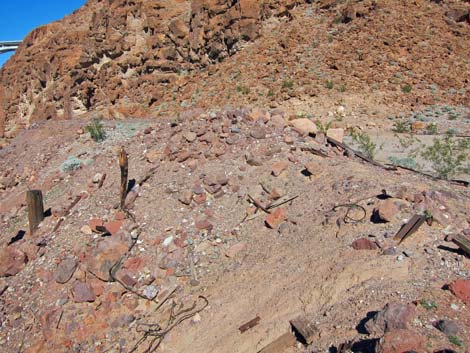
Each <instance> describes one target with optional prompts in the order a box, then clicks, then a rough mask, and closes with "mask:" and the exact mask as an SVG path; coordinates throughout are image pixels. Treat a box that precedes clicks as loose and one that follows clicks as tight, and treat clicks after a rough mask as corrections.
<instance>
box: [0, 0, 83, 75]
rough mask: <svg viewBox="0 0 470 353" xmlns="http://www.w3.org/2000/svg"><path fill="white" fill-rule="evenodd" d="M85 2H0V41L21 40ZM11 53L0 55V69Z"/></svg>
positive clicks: (39, 0) (4, 0)
mask: <svg viewBox="0 0 470 353" xmlns="http://www.w3.org/2000/svg"><path fill="white" fill-rule="evenodd" d="M85 2H86V1H85V0H12V1H11V0H0V14H2V18H1V23H0V41H7V40H22V39H23V38H24V37H25V36H26V35H27V34H28V33H29V32H31V31H32V30H33V29H34V28H36V27H39V26H41V25H44V24H46V23H50V22H53V21H56V20H59V19H61V18H62V17H64V16H65V15H69V14H71V13H72V12H73V11H74V10H76V9H78V8H79V7H80V6H82V5H83V4H84V3H85ZM12 54H13V53H12V52H10V53H6V54H0V67H1V66H2V65H3V64H4V63H5V62H6V61H7V60H8V58H9V57H10V56H11V55H12Z"/></svg>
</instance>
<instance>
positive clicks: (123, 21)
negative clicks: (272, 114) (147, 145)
mask: <svg viewBox="0 0 470 353" xmlns="http://www.w3.org/2000/svg"><path fill="white" fill-rule="evenodd" d="M469 11H470V4H469V2H468V1H458V0H450V1H425V0H415V1H411V2H410V1H403V0H387V1H385V0H377V1H375V0H374V1H373V0H364V1H358V0H349V1H346V0H319V1H301V0H263V1H249V0H237V1H233V0H230V1H228V0H218V1H215V0H194V1H184V0H177V1H175V0H153V1H148V0H146V1H143V0H135V1H129V0H89V1H88V2H87V3H86V5H85V6H83V7H82V8H81V9H79V10H77V11H76V12H74V13H73V14H72V15H70V16H68V17H66V18H64V19H63V20H61V21H58V22H55V23H52V24H49V25H46V26H43V27H40V28H38V29H36V30H34V31H33V32H32V33H30V34H29V35H28V36H27V38H26V39H25V40H24V42H23V44H22V45H21V47H20V48H19V50H18V51H17V53H16V54H15V55H14V56H13V57H12V59H11V60H10V61H9V62H8V63H7V64H6V65H5V66H4V67H3V68H2V70H1V71H0V136H2V137H3V136H6V137H11V136H14V135H15V134H16V133H17V131H18V130H19V129H21V128H23V127H27V126H29V125H30V124H31V123H33V122H34V121H39V120H48V119H70V118H72V117H77V116H80V115H83V114H86V113H88V112H91V111H93V112H96V113H97V114H101V115H102V116H104V117H114V118H122V117H130V116H132V117H144V116H145V117H148V116H150V117H154V116H159V115H167V114H169V113H171V112H174V111H180V110H184V109H186V108H187V107H189V106H197V107H209V106H211V107H213V106H214V105H217V106H224V105H226V104H233V105H236V104H242V103H243V104H257V105H260V106H261V105H270V106H271V107H273V106H283V107H286V108H288V109H287V110H289V111H291V112H294V113H296V110H299V109H300V110H302V109H303V110H308V109H309V106H310V105H311V104H316V105H321V104H322V102H324V101H325V99H327V100H328V99H333V100H342V99H345V98H344V97H345V95H346V94H348V96H350V95H351V94H353V95H357V96H360V97H361V99H370V101H373V102H381V103H383V104H384V105H386V106H392V105H393V104H392V102H398V103H399V104H400V105H403V104H405V105H407V106H416V105H417V106H420V105H423V104H433V103H443V102H449V103H457V104H462V103H463V104H468V102H469V97H470V93H469V88H468V87H469V85H470V62H469V61H468V60H469V57H470V46H469V45H468V43H469V42H470V15H469V13H470V12H469Z"/></svg>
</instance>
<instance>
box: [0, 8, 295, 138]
mask: <svg viewBox="0 0 470 353" xmlns="http://www.w3.org/2000/svg"><path fill="white" fill-rule="evenodd" d="M295 3H296V1H292V0H290V1H289V0H287V1H264V2H263V1H249V0H238V1H223V0H218V1H214V0H196V1H192V2H191V1H185V0H176V1H175V0H153V1H148V0H136V1H130V0H89V1H88V2H87V3H86V5H85V6H83V7H82V8H81V9H79V10H78V11H76V12H75V13H73V14H72V15H70V16H68V17H66V18H64V19H63V20H61V21H59V22H56V23H52V24H49V25H46V26H43V27H40V28H38V29H36V30H34V31H33V32H32V33H30V34H29V35H28V36H27V37H26V39H25V40H24V42H23V44H22V45H21V47H20V49H19V50H18V52H17V53H16V54H15V56H14V57H13V58H12V60H10V61H9V62H8V63H7V64H6V65H5V67H4V68H3V69H2V71H1V73H0V82H1V86H0V107H1V108H2V109H0V135H3V134H4V132H5V129H6V130H7V131H9V133H10V134H14V133H15V131H16V130H17V129H18V128H21V127H23V126H26V125H28V124H30V123H31V122H34V121H36V120H44V119H46V120H49V119H58V118H59V119H69V118H71V117H73V116H74V115H78V114H82V113H85V112H88V111H90V110H101V111H102V113H103V114H104V115H110V116H121V115H145V114H147V113H148V112H149V111H151V109H152V107H154V106H156V105H158V104H159V103H161V102H162V101H163V100H164V98H165V97H166V96H168V94H169V92H171V91H174V90H176V91H177V90H178V88H179V87H180V86H181V85H183V84H184V83H185V79H184V78H185V73H187V72H188V71H189V70H194V69H197V68H201V67H204V66H207V65H208V64H210V63H213V62H217V61H220V60H222V59H224V58H226V57H227V56H230V55H233V54H234V53H235V52H236V51H237V50H238V49H239V48H240V44H241V43H242V42H244V41H251V40H253V39H255V38H256V37H257V35H258V33H259V27H260V22H261V20H262V18H265V17H267V16H270V15H272V14H276V15H284V14H287V11H288V9H289V8H291V7H292V6H294V5H295ZM105 107H106V108H109V107H112V108H111V109H110V110H108V109H104V108H105Z"/></svg>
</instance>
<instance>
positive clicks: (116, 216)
mask: <svg viewBox="0 0 470 353" xmlns="http://www.w3.org/2000/svg"><path fill="white" fill-rule="evenodd" d="M126 218H127V215H126V213H125V212H122V211H117V212H116V213H115V214H114V219H115V220H116V221H124V220H125V219H126Z"/></svg>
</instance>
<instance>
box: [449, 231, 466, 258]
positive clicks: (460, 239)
mask: <svg viewBox="0 0 470 353" xmlns="http://www.w3.org/2000/svg"><path fill="white" fill-rule="evenodd" d="M452 241H453V242H454V243H455V244H457V245H458V246H459V248H460V249H462V250H463V251H464V252H466V253H467V255H468V256H470V239H468V238H466V237H464V236H463V235H455V236H454V238H453V239H452Z"/></svg>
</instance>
